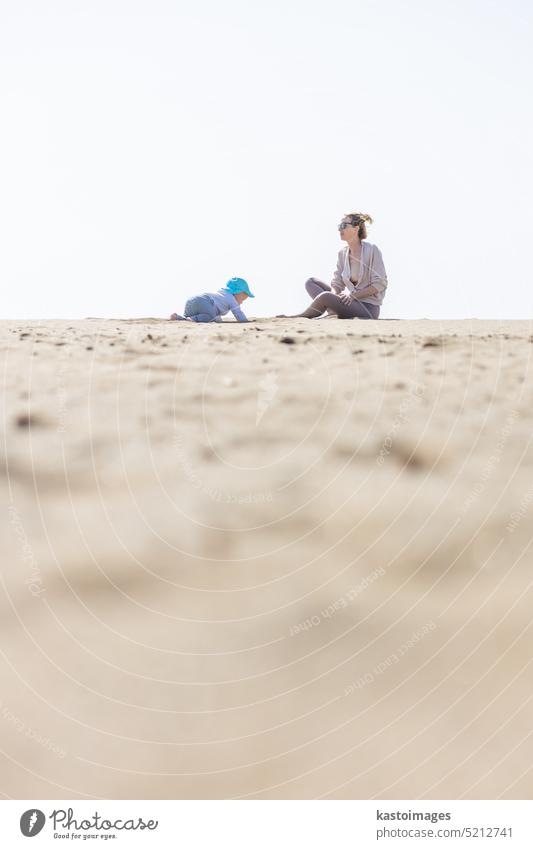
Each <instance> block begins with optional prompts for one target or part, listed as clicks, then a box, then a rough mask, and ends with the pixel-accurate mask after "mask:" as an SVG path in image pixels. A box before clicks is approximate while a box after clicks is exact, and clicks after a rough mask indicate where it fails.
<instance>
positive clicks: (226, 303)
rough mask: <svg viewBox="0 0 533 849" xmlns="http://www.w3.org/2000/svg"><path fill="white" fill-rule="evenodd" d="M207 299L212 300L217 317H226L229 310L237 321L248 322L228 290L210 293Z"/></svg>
mask: <svg viewBox="0 0 533 849" xmlns="http://www.w3.org/2000/svg"><path fill="white" fill-rule="evenodd" d="M209 297H210V298H213V300H214V302H215V307H216V309H217V312H218V315H219V316H221V315H226V313H227V312H229V311H230V310H231V312H232V313H233V315H234V316H235V318H236V319H237V321H248V319H247V318H246V316H245V314H244V313H243V311H242V310H241V308H240V306H239V304H238V302H237V301H236V300H235V297H234V295H233V294H232V292H230V290H229V289H224V288H222V289H219V290H218V292H210V293H209Z"/></svg>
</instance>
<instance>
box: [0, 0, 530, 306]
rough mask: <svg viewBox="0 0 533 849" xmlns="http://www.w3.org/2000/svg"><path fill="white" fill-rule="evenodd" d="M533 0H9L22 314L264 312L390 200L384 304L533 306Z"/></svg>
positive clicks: (7, 163)
mask: <svg viewBox="0 0 533 849" xmlns="http://www.w3.org/2000/svg"><path fill="white" fill-rule="evenodd" d="M532 43H533V5H532V4H531V3H530V2H528V0H511V1H510V2H506V3H505V4H504V3H502V2H501V0H498V2H495V1H494V0H461V1H460V2H459V0H450V2H446V3H439V4H436V3H433V2H428V0H407V2H401V0H377V2H370V0H366V2H358V0H350V2H348V1H347V0H337V2H327V0H269V3H268V4H267V3H265V2H261V3H259V2H257V0H223V2H222V0H218V2H215V0H202V2H194V3H193V2H189V3H183V2H177V0H174V2H171V0H83V2H82V0H0V109H1V115H2V124H3V129H2V133H1V135H0V226H1V236H2V238H1V241H0V277H1V280H2V292H3V299H2V310H1V317H4V318H6V317H7V318H11V317H26V318H53V317H71V318H81V317H84V316H116V317H128V316H148V315H153V316H167V315H168V314H169V313H170V312H172V311H173V310H176V309H177V310H179V309H181V308H182V306H183V302H184V300H185V298H186V296H188V295H191V294H196V293H198V292H201V291H205V290H213V289H217V288H219V286H221V285H223V284H224V282H225V281H226V280H227V279H228V278H229V277H232V276H241V277H246V278H247V279H248V281H249V283H250V285H251V287H252V289H253V290H255V293H256V299H255V300H254V301H252V302H248V303H247V305H246V310H247V312H248V314H250V315H272V314H275V313H276V312H289V311H296V310H298V309H301V308H303V307H304V306H305V305H306V303H307V296H306V295H305V292H304V290H303V283H304V281H305V280H306V278H307V277H309V276H316V277H320V278H322V279H325V280H327V281H328V282H329V281H330V280H331V275H332V272H333V268H334V266H335V262H336V256H337V250H338V248H339V245H340V242H339V236H338V232H337V229H336V225H337V224H338V222H339V220H340V218H341V216H342V214H343V213H345V212H347V211H352V210H355V211H361V212H368V213H369V214H371V215H372V216H373V217H374V218H375V224H374V225H373V226H372V227H370V228H369V241H371V242H375V243H376V244H378V245H379V247H380V248H381V250H382V253H383V257H384V260H385V265H386V268H387V272H388V277H389V288H388V291H387V295H386V298H385V303H384V306H383V308H382V313H381V316H382V317H383V318H387V317H391V318H393V317H401V318H408V317H414V318H424V317H426V318H463V317H471V316H474V317H479V318H499V317H502V318H530V317H531V316H532V302H533V299H532V296H531V280H532V277H531V273H530V261H531V260H530V256H529V248H530V244H531V235H530V232H531V227H532V224H533V216H532V215H531V205H532V203H533V179H532V164H531V161H532V160H531V150H532V149H533V139H532V126H533V120H532V111H531V86H532V82H533V74H532V65H533V60H532V58H531V57H532V51H531V44H532Z"/></svg>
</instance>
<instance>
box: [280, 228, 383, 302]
mask: <svg viewBox="0 0 533 849" xmlns="http://www.w3.org/2000/svg"><path fill="white" fill-rule="evenodd" d="M367 221H368V222H369V224H372V218H371V217H370V215H365V214H364V213H362V212H349V213H348V214H347V215H345V216H344V218H343V219H342V221H341V223H340V224H339V232H340V237H341V239H342V240H343V242H346V246H345V247H343V248H341V250H340V251H339V257H338V260H337V268H336V269H335V273H334V275H333V280H332V281H331V286H328V284H327V283H323V282H322V281H321V280H317V279H316V277H310V278H309V280H307V282H306V284H305V288H306V290H307V292H308V293H309V295H311V297H312V299H313V303H312V304H311V305H310V306H309V307H307V309H306V310H304V311H303V312H301V313H298V314H297V315H290V316H285V315H281V316H278V318H317V317H318V316H320V315H322V314H323V313H324V312H328V313H329V314H330V315H337V316H338V317H339V318H379V311H380V306H381V304H382V303H383V297H384V295H385V289H386V288H387V274H386V272H385V266H384V264H383V257H382V256H381V251H380V250H379V248H378V247H377V245H372V244H370V242H364V241H363V239H366V223H365V222H367ZM344 288H346V289H347V291H346V292H343V290H344ZM341 293H342V294H341Z"/></svg>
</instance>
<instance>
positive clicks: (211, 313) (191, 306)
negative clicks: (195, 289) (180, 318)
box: [183, 295, 218, 322]
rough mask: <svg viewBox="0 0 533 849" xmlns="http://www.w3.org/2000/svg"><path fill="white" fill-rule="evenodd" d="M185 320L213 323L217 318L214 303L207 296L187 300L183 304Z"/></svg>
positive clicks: (196, 296)
mask: <svg viewBox="0 0 533 849" xmlns="http://www.w3.org/2000/svg"><path fill="white" fill-rule="evenodd" d="M183 315H184V316H185V318H192V320H193V321H202V322H206V321H215V319H216V318H218V312H217V308H216V307H215V302H214V301H213V299H212V298H210V297H209V295H195V296H194V297H193V298H189V300H188V301H187V303H186V304H185V310H184V312H183Z"/></svg>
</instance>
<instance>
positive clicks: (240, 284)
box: [226, 277, 255, 298]
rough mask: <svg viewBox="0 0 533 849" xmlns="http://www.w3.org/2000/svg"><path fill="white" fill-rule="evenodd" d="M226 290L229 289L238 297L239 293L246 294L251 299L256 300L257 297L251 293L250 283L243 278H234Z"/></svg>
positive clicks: (228, 283)
mask: <svg viewBox="0 0 533 849" xmlns="http://www.w3.org/2000/svg"><path fill="white" fill-rule="evenodd" d="M226 289H229V290H230V292H231V293H232V295H236V294H237V292H246V294H247V295H248V297H249V298H255V295H252V293H251V292H250V287H249V286H248V283H247V282H246V280H243V278H242V277H232V278H231V280H228V282H227V283H226Z"/></svg>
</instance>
